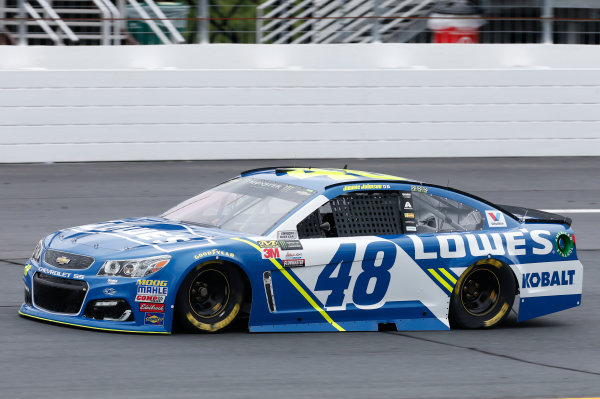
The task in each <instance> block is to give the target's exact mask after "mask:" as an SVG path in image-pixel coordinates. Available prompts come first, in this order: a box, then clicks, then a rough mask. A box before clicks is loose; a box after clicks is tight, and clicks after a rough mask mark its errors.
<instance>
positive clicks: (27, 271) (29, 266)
mask: <svg viewBox="0 0 600 399" xmlns="http://www.w3.org/2000/svg"><path fill="white" fill-rule="evenodd" d="M30 269H31V265H30V264H29V263H28V264H26V265H25V269H24V270H23V274H24V275H25V276H27V273H29V270H30Z"/></svg>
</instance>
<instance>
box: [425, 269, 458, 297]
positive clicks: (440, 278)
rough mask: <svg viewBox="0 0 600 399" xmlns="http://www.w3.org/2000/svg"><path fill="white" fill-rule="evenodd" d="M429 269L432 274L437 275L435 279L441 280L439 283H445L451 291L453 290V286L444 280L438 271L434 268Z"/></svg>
mask: <svg viewBox="0 0 600 399" xmlns="http://www.w3.org/2000/svg"><path fill="white" fill-rule="evenodd" d="M427 271H428V272H429V273H431V275H432V276H433V277H435V279H436V280H437V281H439V283H440V284H441V285H443V286H444V287H445V288H446V289H447V290H448V291H449V292H452V286H451V285H450V284H448V282H447V281H446V280H444V279H443V278H442V276H440V275H439V274H438V272H436V271H435V270H434V269H427Z"/></svg>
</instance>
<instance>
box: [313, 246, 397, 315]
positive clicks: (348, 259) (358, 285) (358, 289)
mask: <svg viewBox="0 0 600 399" xmlns="http://www.w3.org/2000/svg"><path fill="white" fill-rule="evenodd" d="M379 252H383V259H382V260H381V265H379V266H375V258H376V257H377V254H378V253H379ZM355 256H356V244H354V243H348V244H341V245H340V247H339V248H338V250H337V252H336V253H335V255H333V259H331V261H330V262H329V263H328V264H327V266H325V267H324V268H323V271H322V272H321V274H320V275H319V278H318V279H317V284H316V285H315V291H331V294H329V296H328V297H327V301H326V303H325V307H327V308H329V307H339V306H342V305H343V303H344V296H345V291H346V290H347V289H348V287H349V286H350V281H351V280H352V277H351V276H350V270H351V269H352V262H354V258H355ZM395 259H396V245H395V244H394V243H392V242H390V241H377V242H372V243H370V244H369V245H367V249H366V250H365V255H364V257H363V261H362V265H361V266H362V272H361V273H360V274H359V275H358V277H357V278H356V282H355V283H354V290H353V293H352V302H353V303H354V304H356V305H361V306H368V305H375V304H376V303H379V302H380V301H381V300H382V299H383V297H384V296H385V294H386V292H387V290H388V287H389V285H390V279H391V275H390V269H391V268H392V266H394V260H395ZM338 266H339V271H338V273H337V276H335V277H332V275H333V273H334V272H335V270H336V269H337V268H338ZM371 279H375V286H374V288H373V292H371V293H368V292H367V288H368V286H369V282H370V281H371Z"/></svg>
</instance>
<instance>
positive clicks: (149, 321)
mask: <svg viewBox="0 0 600 399" xmlns="http://www.w3.org/2000/svg"><path fill="white" fill-rule="evenodd" d="M164 322H165V315H164V314H160V313H146V316H144V324H145V325H147V326H148V325H150V326H162V325H164Z"/></svg>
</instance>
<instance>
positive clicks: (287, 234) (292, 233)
mask: <svg viewBox="0 0 600 399" xmlns="http://www.w3.org/2000/svg"><path fill="white" fill-rule="evenodd" d="M277 239H278V240H297V239H298V232H297V231H296V230H289V231H278V232H277Z"/></svg>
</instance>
